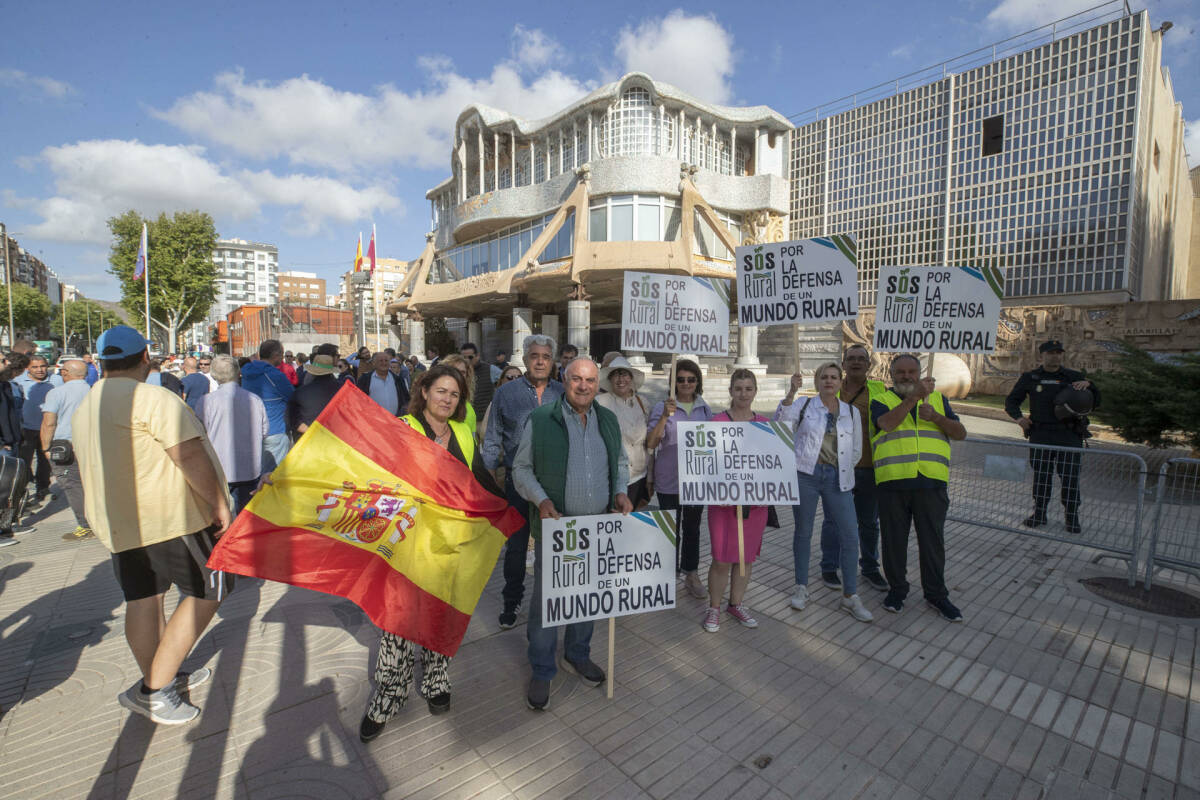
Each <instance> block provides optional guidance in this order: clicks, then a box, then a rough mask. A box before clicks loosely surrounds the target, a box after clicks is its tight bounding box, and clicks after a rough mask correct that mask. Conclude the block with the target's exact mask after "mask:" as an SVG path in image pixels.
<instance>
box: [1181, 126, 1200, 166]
mask: <svg viewBox="0 0 1200 800" xmlns="http://www.w3.org/2000/svg"><path fill="white" fill-rule="evenodd" d="M1183 146H1184V147H1186V148H1187V155H1188V167H1200V118H1196V119H1193V120H1184V123H1183Z"/></svg>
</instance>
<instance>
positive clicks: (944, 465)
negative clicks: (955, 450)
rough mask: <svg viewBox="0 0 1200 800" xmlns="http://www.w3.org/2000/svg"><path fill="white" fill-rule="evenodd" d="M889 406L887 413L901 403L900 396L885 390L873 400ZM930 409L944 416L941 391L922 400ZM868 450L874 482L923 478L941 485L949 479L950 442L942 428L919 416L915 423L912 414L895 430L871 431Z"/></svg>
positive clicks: (944, 406)
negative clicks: (870, 455) (871, 454)
mask: <svg viewBox="0 0 1200 800" xmlns="http://www.w3.org/2000/svg"><path fill="white" fill-rule="evenodd" d="M873 399H875V400H878V401H879V402H880V403H883V404H884V405H886V406H887V407H888V411H891V410H892V409H894V408H896V407H897V406H899V405H900V403H902V402H903V400H901V399H900V396H899V395H897V394H896V393H895V392H893V391H892V390H891V389H888V390H887V391H885V392H884V393H883V394H881V395H879V396H878V397H876V398H873ZM925 402H926V403H928V404H929V405H931V406H933V410H934V411H936V412H938V413H939V414H942V415H943V416H944V415H945V413H946V403H945V401H944V400H943V399H942V395H941V392H933V393H932V394H930V395H929V397H927V398H926V399H925ZM871 450H872V452H873V454H874V460H875V483H877V484H879V483H884V482H886V481H898V480H904V479H905V478H916V477H917V476H918V475H924V476H925V477H927V478H933V479H934V480H939V481H943V482H948V481H949V480H950V439H949V437H947V436H946V434H944V433H942V429H941V428H939V427H938V426H937V425H934V424H933V423H932V422H927V421H926V420H923V419H921V418H920V417H919V416H918V417H917V418H916V419H915V420H914V419H913V415H912V414H911V413H909V414H905V415H904V420H903V421H902V422H901V423H900V424H899V425H897V426H896V429H895V430H892V431H885V430H882V429H874V433H873V434H872V436H871Z"/></svg>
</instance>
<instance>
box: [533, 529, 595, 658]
mask: <svg viewBox="0 0 1200 800" xmlns="http://www.w3.org/2000/svg"><path fill="white" fill-rule="evenodd" d="M538 544H539V546H538V547H535V548H534V552H535V554H536V555H535V556H534V562H533V563H534V567H533V599H532V600H531V601H530V603H529V624H528V625H526V626H525V635H526V637H527V638H528V639H529V650H528V653H529V666H530V667H532V668H533V677H535V678H538V679H539V680H544V681H549V680H553V679H554V675H555V673H557V672H558V662H556V661H555V659H554V651H555V650H556V649H557V648H558V629H559V627H565V628H566V630H565V631H564V632H563V655H564V656H565V657H566V658H567V660H568V661H583V660H585V659H587V658H589V657H590V656H591V654H592V623H591V622H573V623H571V624H569V625H565V626H556V627H553V628H543V627H542V548H541V547H540V544H541V543H540V542H539V543H538Z"/></svg>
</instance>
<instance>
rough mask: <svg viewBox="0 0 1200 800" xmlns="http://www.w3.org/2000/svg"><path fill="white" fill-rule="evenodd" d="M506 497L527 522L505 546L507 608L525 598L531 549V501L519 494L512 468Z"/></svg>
mask: <svg viewBox="0 0 1200 800" xmlns="http://www.w3.org/2000/svg"><path fill="white" fill-rule="evenodd" d="M504 496H505V497H506V498H507V499H508V504H509V505H510V506H512V507H513V508H515V509H516V510H517V512H518V513H520V515H521V517H522V518H523V519H524V520H525V524H524V525H522V526H521V530H519V531H517V532H516V533H514V534H513V535H512V536H509V537H508V543H507V544H506V545H504V589H503V590H502V591H501V593H500V596H501V597H502V598H504V605H505V606H506V607H507V606H516V605H517V604H518V603H520V602H521V599H522V598H523V597H524V596H525V553H526V551H527V550H528V549H529V501H528V500H526V499H525V498H524V497H521V495H519V494H517V487H516V486H515V485H514V484H513V479H512V468H511V467H510V468H509V469H507V470H505V475H504Z"/></svg>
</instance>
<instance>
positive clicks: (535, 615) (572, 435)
mask: <svg viewBox="0 0 1200 800" xmlns="http://www.w3.org/2000/svg"><path fill="white" fill-rule="evenodd" d="M563 374H564V378H565V383H566V394H564V395H563V397H562V400H560V401H559V402H556V403H547V404H546V405H544V406H539V407H538V408H536V409H534V411H533V412H532V413H531V414H530V415H529V422H528V423H527V424H526V426H525V431H524V433H523V434H522V435H521V444H520V445H519V446H518V447H517V455H516V457H515V458H514V459H513V484H514V485H515V486H516V489H517V492H518V493H519V494H520V495H521V496H522V497H524V498H525V499H526V500H528V501H529V503H530V509H529V511H530V513H529V518H530V533H531V535H532V536H533V538H534V539H535V540H538V541H539V544H540V540H541V536H542V520H544V519H558V518H559V517H563V516H567V517H578V516H584V515H587V514H604V513H607V512H609V511H619V512H621V513H622V514H628V513H629V512H630V511H632V510H633V505H632V504H631V503H630V502H629V498H628V497H626V496H625V488H626V487H627V486H628V485H629V463H628V462H627V461H626V459H625V451H624V449H623V448H622V446H621V426H620V424H619V423H618V422H617V418H616V415H614V414H613V413H612V412H611V411H609V410H608V409H606V408H604V407H602V406H600V405H597V404H595V403H593V402H592V401H593V400H595V398H596V392H597V390H598V388H599V370H598V369H597V368H596V365H595V364H594V363H593V362H592V361H591V359H588V358H577V359H575V360H574V361H572V362H571V363H570V364H568V365H567V367H566V369H565V370H564V373H563ZM534 552H535V557H536V560H535V562H534V571H533V602H532V604H531V605H530V608H529V625H528V627H527V629H526V636H527V637H528V639H529V650H528V654H529V664H530V666H531V667H532V669H533V677H532V678H531V680H530V681H529V692H528V695H527V696H526V701H527V702H528V704H529V707H530V708H532V709H535V710H542V709H545V708H546V706H547V705H548V703H549V702H550V681H551V680H553V679H554V675H555V674H556V673H557V672H558V665H557V664H556V662H555V658H554V655H555V650H556V649H557V647H558V628H557V627H554V628H545V627H542V551H541V547H540V546H539V547H537V548H535V550H534ZM565 628H566V631H565V633H564V634H563V668H564V669H566V670H567V671H568V672H573V673H575V674H576V675H578V676H579V677H580V679H581V680H582V681H583V682H584V683H586V684H588V685H589V686H600V685H601V684H603V683H604V677H605V676H604V670H602V669H600V667H598V666H597V665H596V664H595V663H593V662H592V659H591V641H592V623H591V622H590V621H589V622H577V623H572V624H569V625H566V626H565Z"/></svg>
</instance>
